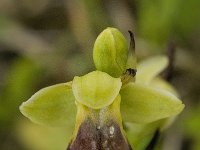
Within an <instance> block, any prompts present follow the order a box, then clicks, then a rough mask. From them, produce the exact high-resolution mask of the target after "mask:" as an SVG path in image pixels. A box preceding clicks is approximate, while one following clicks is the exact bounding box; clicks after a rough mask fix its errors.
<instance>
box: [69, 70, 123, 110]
mask: <svg viewBox="0 0 200 150" xmlns="http://www.w3.org/2000/svg"><path fill="white" fill-rule="evenodd" d="M121 85H122V83H121V80H120V78H113V77H111V76H110V75H109V74H107V73H105V72H101V71H93V72H90V73H88V74H86V75H84V76H82V77H77V76H76V77H74V79H73V82H72V90H73V94H74V96H75V98H76V100H77V101H78V102H79V103H81V104H83V105H86V106H87V107H90V108H93V109H100V108H103V107H106V106H108V105H110V104H111V103H112V102H113V101H114V99H115V98H116V97H117V95H118V94H119V91H120V88H121Z"/></svg>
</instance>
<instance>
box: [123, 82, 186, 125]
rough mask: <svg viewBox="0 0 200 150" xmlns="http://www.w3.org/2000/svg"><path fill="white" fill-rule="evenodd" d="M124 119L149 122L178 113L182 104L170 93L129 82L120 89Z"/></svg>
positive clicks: (134, 121)
mask: <svg viewBox="0 0 200 150" xmlns="http://www.w3.org/2000/svg"><path fill="white" fill-rule="evenodd" d="M120 95H121V99H122V101H121V112H122V118H123V120H124V121H129V122H133V123H150V122H153V121H156V120H159V119H163V118H167V117H171V116H175V115H177V114H179V113H180V112H181V111H182V110H183V108H184V104H182V102H181V101H180V100H179V99H178V98H177V97H175V96H174V95H172V94H171V93H169V92H167V91H164V90H160V89H155V88H151V87H149V86H146V85H142V84H138V83H129V84H128V85H127V86H125V87H124V88H123V89H122V90H121V91H120Z"/></svg>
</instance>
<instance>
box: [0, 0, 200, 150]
mask: <svg viewBox="0 0 200 150" xmlns="http://www.w3.org/2000/svg"><path fill="white" fill-rule="evenodd" d="M108 26H110V27H116V28H118V29H119V30H120V31H121V32H122V33H123V34H124V35H125V36H126V38H127V40H129V34H128V32H127V31H128V30H131V31H133V32H134V34H135V38H136V53H137V56H138V58H139V60H140V59H143V58H146V57H148V56H151V55H156V54H165V53H166V52H167V50H169V49H172V48H175V49H176V51H175V54H174V69H173V71H172V72H171V76H170V82H171V83H172V84H173V85H174V86H175V87H176V88H177V90H178V92H179V93H180V95H181V99H182V100H183V102H184V103H185V105H186V108H185V109H184V112H183V113H182V114H181V115H180V116H179V118H178V119H177V120H176V122H175V123H174V124H173V125H172V126H171V127H170V128H169V129H168V130H167V131H165V133H163V135H164V137H165V138H164V141H163V145H162V149H164V150H200V129H199V128H200V67H199V65H200V1H199V0H190V1H188V0H151V1H149V0H42V1H41V0H0V149H1V150H64V149H65V148H66V143H65V141H66V140H67V139H66V138H68V137H69V136H68V135H66V134H65V133H64V132H63V130H62V129H60V128H57V129H49V128H44V127H41V126H37V125H35V124H33V123H31V122H30V121H29V120H28V119H26V118H25V117H23V116H22V114H21V113H20V112H19V109H18V108H19V105H20V104H21V103H22V102H23V101H26V100H27V99H28V98H29V97H30V96H31V95H32V94H34V93H35V92H36V91H38V90H39V89H41V88H42V87H46V86H49V85H52V84H55V83H60V82H66V81H70V80H72V79H73V76H75V75H83V74H85V73H88V72H89V71H91V70H94V64H93V60H92V49H93V43H94V41H95V39H96V37H97V35H98V34H99V33H100V32H101V31H102V30H103V29H105V28H106V27H108ZM63 143H64V144H63Z"/></svg>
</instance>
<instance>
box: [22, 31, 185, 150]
mask: <svg viewBox="0 0 200 150" xmlns="http://www.w3.org/2000/svg"><path fill="white" fill-rule="evenodd" d="M131 43H132V44H134V43H133V42H131ZM128 49H130V50H128ZM93 59H94V63H95V66H96V69H97V70H95V71H92V72H90V73H88V74H86V75H84V76H80V77H79V76H75V77H74V78H73V80H72V81H69V82H66V83H60V84H56V85H53V86H49V87H46V88H43V89H41V90H39V91H38V92H36V93H35V94H34V95H33V96H32V97H31V98H30V99H29V100H28V101H26V102H23V103H22V105H21V106H20V111H21V112H22V114H23V115H24V116H26V117H27V118H29V119H30V120H31V121H32V122H34V123H37V124H41V125H45V126H53V127H55V126H56V127H57V126H65V128H67V131H72V130H73V134H72V135H71V140H70V141H68V147H67V150H86V149H87V150H100V149H110V150H131V149H132V148H134V147H135V143H137V142H136V140H135V137H134V135H132V134H135V132H134V130H135V129H136V128H135V125H136V124H151V123H153V122H157V121H160V120H166V119H169V118H173V117H174V116H176V115H178V114H179V113H180V112H181V111H182V110H183V108H184V104H182V102H181V100H179V99H178V98H177V96H176V92H175V90H173V88H172V87H171V86H170V85H169V84H168V83H167V82H165V81H164V80H163V79H161V78H159V77H157V76H158V75H159V73H160V72H162V71H163V69H165V67H166V66H167V64H168V59H167V57H165V56H157V57H155V58H151V59H149V60H147V61H145V62H143V63H141V64H140V65H138V67H137V72H136V56H135V53H134V51H133V50H131V47H130V48H128V43H127V41H126V39H125V38H124V36H123V35H122V33H121V32H120V31H119V30H117V29H115V28H107V29H105V30H104V31H103V32H102V33H100V35H99V36H98V37H97V39H96V41H95V44H94V49H93ZM125 127H126V128H125ZM156 127H158V126H156ZM66 134H67V133H66ZM66 145H67V143H66Z"/></svg>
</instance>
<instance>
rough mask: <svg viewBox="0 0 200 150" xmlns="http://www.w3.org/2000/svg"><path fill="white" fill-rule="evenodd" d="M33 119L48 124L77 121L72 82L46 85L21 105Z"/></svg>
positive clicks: (67, 123)
mask: <svg viewBox="0 0 200 150" xmlns="http://www.w3.org/2000/svg"><path fill="white" fill-rule="evenodd" d="M20 111H21V113H22V114H23V115H24V116H26V117H27V118H29V119H30V120H31V121H33V122H35V123H38V124H42V125H47V126H64V125H65V126H71V125H72V124H74V123H75V117H76V105H75V98H74V96H73V93H72V90H71V86H70V83H69V84H67V83H61V84H57V85H53V86H50V87H46V88H44V89H41V90H40V91H38V92H37V93H35V94H34V95H33V96H32V97H31V98H30V99H29V100H28V101H26V102H24V103H22V105H21V106H20Z"/></svg>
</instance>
